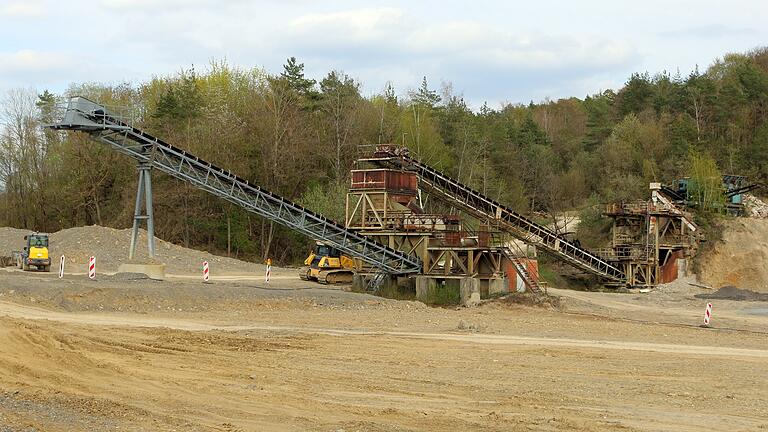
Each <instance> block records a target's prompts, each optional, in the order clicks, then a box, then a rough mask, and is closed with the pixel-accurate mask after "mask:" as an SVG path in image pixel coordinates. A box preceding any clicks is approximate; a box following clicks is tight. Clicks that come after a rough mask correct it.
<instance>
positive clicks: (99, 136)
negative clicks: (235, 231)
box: [48, 97, 422, 274]
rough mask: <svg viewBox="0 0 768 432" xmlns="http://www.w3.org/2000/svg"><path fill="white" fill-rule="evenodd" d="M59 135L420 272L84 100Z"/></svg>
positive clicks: (73, 101) (409, 260)
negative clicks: (72, 134) (84, 139)
mask: <svg viewBox="0 0 768 432" xmlns="http://www.w3.org/2000/svg"><path fill="white" fill-rule="evenodd" d="M48 127H51V128H53V129H58V130H75V131H83V132H87V133H88V134H90V135H91V137H92V138H93V139H95V140H96V141H99V142H102V143H104V144H107V145H109V146H110V147H111V148H112V149H114V150H116V151H118V152H120V153H123V154H126V155H128V156H130V157H132V158H134V159H136V160H137V161H139V163H140V164H149V165H150V166H151V167H152V168H156V169H158V170H160V171H162V172H164V173H166V174H169V175H171V176H173V177H176V178H178V179H181V180H183V181H186V182H188V183H190V184H192V185H194V186H196V187H197V188H199V189H202V190H204V191H206V192H209V193H211V194H213V195H215V196H218V197H221V198H223V199H225V200H227V201H229V202H231V203H234V204H236V205H238V206H240V207H242V208H244V209H246V210H248V211H250V212H252V213H255V214H257V215H259V216H262V217H264V218H267V219H269V220H271V221H274V222H277V223H279V224H282V225H285V226H287V227H288V228H291V229H294V230H296V231H299V232H301V233H303V234H305V235H307V236H309V237H311V238H313V239H315V240H319V241H322V242H325V243H327V244H328V245H331V246H333V247H335V248H337V249H339V250H341V251H342V252H344V253H346V254H348V255H349V256H351V257H354V258H359V259H361V260H362V261H364V262H366V263H367V264H369V265H371V266H373V267H375V268H377V269H379V271H381V272H385V273H389V274H407V273H417V272H419V271H421V267H422V264H421V260H419V259H418V258H417V257H414V256H412V255H408V254H405V253H403V252H400V251H398V250H395V249H392V248H389V247H386V246H384V245H382V244H380V243H378V242H376V241H375V240H373V239H369V238H367V237H365V236H362V235H360V234H358V233H356V232H354V231H350V230H348V229H346V228H345V227H344V226H342V225H340V224H338V223H336V222H334V221H332V220H330V219H328V218H326V217H324V216H322V215H319V214H317V213H314V212H312V211H311V210H308V209H306V208H304V207H302V206H300V205H298V204H295V203H293V202H291V201H289V200H287V199H285V198H283V197H280V196H278V195H276V194H274V193H272V192H269V191H267V190H265V189H262V188H261V187H259V186H255V185H252V184H250V183H249V182H248V181H246V180H243V179H241V178H239V177H237V176H236V175H234V174H232V173H231V172H229V171H227V170H224V169H221V168H218V167H216V166H215V165H213V164H211V163H210V162H206V161H205V160H203V159H200V158H199V157H197V156H194V155H191V154H189V153H187V152H186V151H184V150H182V149H179V148H177V147H174V146H172V145H170V144H168V143H165V142H163V141H161V140H160V139H158V138H155V137H153V136H151V135H149V134H148V133H146V132H143V131H141V130H139V129H136V128H135V127H133V126H131V125H129V124H127V123H126V122H124V121H123V120H121V119H120V118H119V117H118V116H116V115H114V114H112V113H110V112H109V111H107V109H106V108H105V107H104V106H102V105H99V104H97V103H95V102H93V101H90V100H88V99H86V98H83V97H73V98H70V100H69V102H68V104H67V108H66V111H65V113H64V115H63V118H62V120H61V121H59V122H58V123H56V124H53V125H48Z"/></svg>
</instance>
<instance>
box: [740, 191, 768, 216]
mask: <svg viewBox="0 0 768 432" xmlns="http://www.w3.org/2000/svg"><path fill="white" fill-rule="evenodd" d="M744 205H745V206H746V210H747V215H749V217H753V218H757V219H766V218H768V204H766V203H765V201H763V200H761V199H760V198H758V197H756V196H754V195H752V194H744Z"/></svg>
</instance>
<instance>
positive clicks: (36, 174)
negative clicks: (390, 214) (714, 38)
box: [0, 48, 768, 261]
mask: <svg viewBox="0 0 768 432" xmlns="http://www.w3.org/2000/svg"><path fill="white" fill-rule="evenodd" d="M317 78H318V79H319V78H320V77H317ZM361 86H362V84H361V83H359V82H357V81H355V80H354V79H352V78H351V77H350V76H348V75H346V74H344V72H343V71H330V72H328V73H327V74H326V75H325V76H324V77H322V78H321V79H319V82H318V80H316V79H315V78H313V77H308V76H306V72H305V67H304V64H303V63H300V62H299V61H298V60H297V59H296V58H294V57H291V58H289V59H287V61H286V64H285V65H284V66H283V69H282V70H281V71H280V72H279V73H277V74H274V75H270V74H267V73H266V72H265V71H263V70H261V69H247V70H243V69H239V68H236V67H231V66H229V65H228V64H227V63H226V62H223V61H219V62H212V63H211V64H210V65H209V67H208V68H207V69H206V70H205V71H203V72H200V71H197V70H195V69H194V68H191V69H189V70H182V71H180V72H178V73H176V74H173V75H171V76H165V77H155V78H153V79H151V80H149V81H147V82H144V83H141V84H139V85H138V86H134V85H131V84H117V85H104V84H98V83H84V84H78V85H74V86H72V87H71V88H70V89H68V91H67V92H66V94H64V95H56V94H53V93H51V92H50V91H44V92H43V93H42V94H39V95H38V94H28V93H29V92H24V91H16V92H12V94H9V95H7V96H8V97H5V98H4V99H3V100H2V102H0V103H2V105H3V108H4V109H3V115H4V122H3V124H2V125H0V184H2V190H0V225H14V226H24V227H29V228H34V229H43V230H49V231H55V230H57V229H61V228H65V227H69V226H73V225H83V224H93V223H99V224H103V225H112V226H117V227H126V226H128V225H129V224H130V221H131V213H132V212H131V210H132V206H133V199H134V193H135V183H136V174H135V167H134V164H133V163H132V162H131V161H130V160H127V159H125V158H124V157H122V156H120V155H119V154H117V153H115V152H113V151H111V150H109V149H108V148H107V147H104V146H103V145H101V144H98V143H95V142H93V141H92V140H90V139H88V138H87V137H86V136H82V135H78V134H64V133H60V132H56V131H52V130H45V131H42V132H41V131H40V129H39V125H40V124H41V123H50V122H51V120H52V119H53V117H54V114H55V111H54V110H53V109H52V107H53V105H54V104H55V102H57V101H60V100H62V98H63V97H65V96H68V95H75V94H77V95H83V96H85V97H88V98H91V99H94V100H97V101H99V102H101V103H103V104H105V105H109V106H116V107H132V108H134V110H133V114H134V116H133V119H134V121H135V122H136V123H138V126H140V127H142V128H146V129H147V130H149V131H151V132H152V133H154V134H156V135H157V136H159V137H162V138H163V139H164V140H165V141H167V142H170V143H173V144H174V145H177V146H179V147H181V148H184V149H185V150H188V151H189V152H191V153H194V154H199V155H201V156H202V157H204V158H205V159H208V160H210V161H211V162H213V163H215V164H217V165H219V166H221V167H224V168H227V169H229V170H231V171H232V172H235V173H237V174H238V175H240V176H241V177H245V178H247V179H248V180H249V181H251V182H252V183H254V184H259V185H261V186H263V187H265V188H267V189H269V190H272V191H274V192H276V193H279V194H281V195H284V196H286V197H288V198H289V199H294V200H297V201H300V202H302V203H304V204H305V205H307V206H308V207H309V208H311V209H313V210H315V211H317V212H319V213H322V214H325V215H327V216H329V217H331V218H332V219H335V220H337V221H340V222H341V221H343V218H344V195H345V192H346V184H347V180H348V170H349V169H350V168H351V164H352V161H353V160H354V159H355V158H356V157H357V154H358V153H357V151H358V146H361V145H370V144H377V143H394V144H401V145H405V146H407V147H408V148H409V149H410V150H411V152H412V154H413V155H415V156H416V157H417V158H419V159H421V160H423V161H424V162H426V163H428V164H430V165H433V166H435V167H436V168H437V169H439V170H442V171H445V172H447V173H449V174H450V175H452V176H453V177H455V178H458V179H459V180H460V181H462V182H464V183H466V184H468V185H471V186H472V187H473V188H475V189H477V190H479V191H480V192H481V193H483V194H485V195H488V196H490V197H491V198H493V199H496V200H498V201H500V202H502V203H505V204H507V205H510V206H511V207H512V208H514V209H515V210H517V211H520V212H523V213H531V212H539V211H544V212H548V213H555V214H556V213H560V212H563V211H567V210H573V209H583V211H582V214H581V216H582V228H581V229H580V234H579V237H580V240H581V242H582V244H584V245H586V246H590V247H596V246H601V245H603V244H604V242H605V240H606V234H607V232H608V231H607V226H606V225H605V221H604V220H603V218H602V217H601V216H600V212H601V211H602V206H601V205H600V203H603V202H607V201H614V200H625V201H628V200H636V199H647V197H648V183H649V182H652V181H661V182H668V181H670V180H671V179H674V178H681V177H685V176H690V177H691V185H692V189H691V190H692V192H693V194H694V196H695V199H696V200H697V201H698V202H699V204H700V205H701V207H702V208H706V209H711V211H710V213H713V214H714V213H716V212H717V211H718V209H721V208H722V207H723V202H722V194H720V193H719V190H720V188H721V185H720V181H719V175H720V173H721V172H727V173H732V174H745V175H749V176H752V177H753V180H755V181H762V182H768V121H766V120H768V48H758V49H755V50H753V51H750V52H747V53H740V54H727V55H725V56H723V58H722V59H719V60H717V61H715V62H714V63H713V64H712V66H710V67H709V68H708V69H707V70H706V71H703V72H700V71H699V70H695V71H693V72H692V73H691V74H689V75H688V76H686V77H680V76H679V75H671V74H669V73H666V72H661V73H657V74H655V75H651V74H649V73H641V74H639V73H637V74H633V75H631V76H630V77H629V79H628V80H627V82H626V84H625V85H624V86H623V87H622V88H621V89H618V90H616V91H613V90H606V91H603V92H601V93H598V94H595V95H591V96H588V97H586V98H585V99H583V100H580V99H577V98H568V99H561V100H556V101H550V100H545V101H543V102H541V103H537V104H534V103H531V104H529V105H520V104H507V105H504V106H501V107H498V108H497V109H494V108H492V107H490V106H489V105H488V104H483V105H482V106H480V107H471V106H468V105H467V103H466V101H465V99H464V97H463V96H462V95H461V94H455V93H454V92H453V89H452V87H451V84H450V83H446V84H443V85H442V88H441V89H439V90H436V89H433V88H430V87H429V85H428V82H427V80H426V78H424V79H423V80H422V81H421V84H420V86H419V87H418V88H417V89H415V90H414V91H411V92H407V94H406V95H405V97H403V96H399V95H398V92H397V91H396V90H395V89H394V88H393V87H392V85H391V84H387V85H386V87H385V88H384V89H382V91H381V92H380V94H377V95H373V96H371V97H366V96H363V95H362V94H361V92H360V89H361ZM154 181H155V197H156V208H155V210H156V215H157V218H156V230H157V233H158V234H159V235H160V236H161V237H163V238H165V239H167V240H170V241H174V242H179V243H182V244H188V245H189V246H193V247H199V248H204V249H208V250H214V251H219V252H222V250H225V249H226V247H227V245H228V244H229V245H231V247H232V250H233V251H232V253H233V254H238V256H239V257H241V258H251V259H258V260H260V259H262V258H263V257H266V256H271V257H273V258H275V259H279V260H286V261H297V260H299V259H302V258H303V256H304V254H305V253H306V246H307V244H308V243H309V242H311V240H308V239H306V238H304V237H302V236H301V235H299V234H296V233H295V232H292V231H291V230H289V229H287V228H282V227H280V226H277V225H274V224H271V223H269V222H268V221H264V220H262V219H261V218H259V217H257V216H255V215H252V214H248V213H244V212H242V211H241V210H239V209H237V208H232V207H230V206H228V205H223V204H222V202H221V201H220V200H218V199H216V198H214V197H211V196H209V195H207V194H206V193H204V192H202V191H198V190H196V189H194V188H192V187H190V186H188V185H185V184H183V183H181V182H179V181H176V180H173V179H169V178H167V177H165V176H162V175H157V176H155V180H154ZM427 206H428V208H429V209H434V211H440V212H443V211H445V212H447V211H452V210H451V209H449V208H447V207H445V206H441V204H439V203H436V202H431V201H428V203H427ZM227 225H229V230H227Z"/></svg>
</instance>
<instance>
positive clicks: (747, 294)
mask: <svg viewBox="0 0 768 432" xmlns="http://www.w3.org/2000/svg"><path fill="white" fill-rule="evenodd" d="M695 297H696V298H701V299H718V300H740V301H768V294H766V293H759V292H754V291H750V290H745V289H741V288H736V287H735V286H731V285H729V286H724V287H722V288H720V289H719V290H717V291H715V292H713V293H711V294H698V295H696V296H695Z"/></svg>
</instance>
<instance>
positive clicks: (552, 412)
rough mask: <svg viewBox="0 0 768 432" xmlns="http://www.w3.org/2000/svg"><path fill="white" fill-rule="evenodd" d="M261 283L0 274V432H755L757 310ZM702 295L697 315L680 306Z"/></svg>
mask: <svg viewBox="0 0 768 432" xmlns="http://www.w3.org/2000/svg"><path fill="white" fill-rule="evenodd" d="M290 273H291V272H290V271H287V270H286V271H284V272H279V271H278V272H276V274H277V276H278V277H277V278H276V279H273V281H272V283H271V284H270V285H269V286H265V284H264V283H263V281H262V280H261V275H260V274H255V273H254V274H251V275H249V274H245V273H243V274H238V275H237V276H231V277H223V276H221V277H220V278H219V279H214V280H213V283H211V284H203V283H201V282H199V281H198V280H195V279H194V278H190V277H187V278H182V277H175V278H174V277H169V278H168V279H167V280H165V281H162V282H159V281H148V280H126V279H125V278H121V277H118V276H102V275H100V276H99V278H98V280H97V281H89V280H87V278H86V277H85V276H84V275H81V274H67V275H65V277H64V279H61V280H60V279H58V277H57V275H56V274H53V273H51V274H43V273H22V272H19V271H17V270H11V269H5V270H3V269H0V432H7V431H25V432H27V431H79V430H88V431H91V430H93V431H101V430H119V431H262V430H265V431H266V430H268V431H347V432H350V431H421V430H429V431H435V430H436V431H455V430H471V431H474V430H487V431H510V430H511V431H517V430H521V431H530V430H532V431H559V430H562V431H565V430H568V431H570V430H586V431H659V430H668V431H700V430H702V429H706V430H728V431H730V432H735V431H755V430H768V404H766V403H765V401H766V400H768V374H767V373H766V371H767V370H768V315H766V314H765V312H764V311H765V310H766V309H768V302H765V301H763V302H752V301H732V300H713V303H714V317H713V321H712V327H711V328H700V327H699V325H700V324H701V320H702V317H703V311H704V305H705V304H706V302H707V301H708V300H707V299H706V295H707V294H706V293H707V292H708V291H707V290H704V289H701V288H697V287H693V286H684V285H682V284H681V285H680V286H679V287H677V288H675V289H667V290H664V289H660V290H657V291H655V292H652V293H648V294H639V293H630V294H618V293H591V292H590V293H587V292H576V291H562V290H551V291H550V293H551V294H553V295H555V296H557V297H559V298H560V300H559V306H557V307H534V306H523V305H520V304H515V303H512V302H509V301H505V300H497V301H494V302H488V303H485V304H483V305H481V306H478V307H475V308H457V307H450V308H433V307H427V306H425V305H423V304H421V303H417V302H410V301H396V300H388V299H382V298H378V297H374V296H371V295H366V294H356V293H350V292H346V291H343V290H341V289H339V288H337V287H327V286H322V285H316V284H314V283H311V282H302V281H299V280H298V279H297V278H294V277H293V276H291V274H290ZM702 294H703V295H704V297H697V296H701V295H702Z"/></svg>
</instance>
